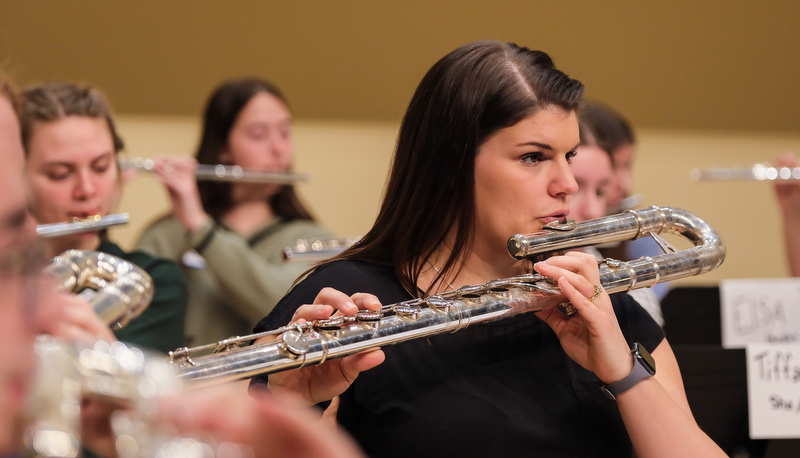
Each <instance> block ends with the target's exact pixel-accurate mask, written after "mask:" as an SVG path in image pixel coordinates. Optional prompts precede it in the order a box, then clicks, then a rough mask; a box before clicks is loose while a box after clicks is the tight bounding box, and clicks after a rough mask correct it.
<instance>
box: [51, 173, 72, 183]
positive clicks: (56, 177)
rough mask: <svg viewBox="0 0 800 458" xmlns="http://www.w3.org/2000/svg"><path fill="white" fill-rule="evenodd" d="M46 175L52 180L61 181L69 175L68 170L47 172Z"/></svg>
mask: <svg viewBox="0 0 800 458" xmlns="http://www.w3.org/2000/svg"><path fill="white" fill-rule="evenodd" d="M46 176H47V178H48V179H49V180H52V181H62V180H66V179H67V178H68V177H69V172H47V174H46Z"/></svg>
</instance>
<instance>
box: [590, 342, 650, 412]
mask: <svg viewBox="0 0 800 458" xmlns="http://www.w3.org/2000/svg"><path fill="white" fill-rule="evenodd" d="M631 354H633V369H632V370H631V372H630V374H628V375H627V376H626V377H625V378H624V379H622V380H620V381H619V382H617V383H612V384H610V385H606V384H602V385H600V389H601V390H602V391H603V394H605V395H606V397H607V398H609V399H612V400H614V399H617V396H619V395H620V394H622V393H624V392H626V391H628V390H629V389H631V388H632V387H633V386H634V385H636V384H637V383H639V382H641V381H642V380H644V379H646V378H650V377H652V376H654V375H656V362H655V360H654V359H653V357H652V356H650V353H649V352H648V351H647V350H645V348H644V347H643V346H642V345H641V344H640V343H639V342H634V344H633V348H632V349H631Z"/></svg>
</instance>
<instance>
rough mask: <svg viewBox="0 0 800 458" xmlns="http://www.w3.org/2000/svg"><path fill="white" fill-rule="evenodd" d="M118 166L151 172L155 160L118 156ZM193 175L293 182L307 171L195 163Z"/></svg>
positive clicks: (303, 177) (305, 176)
mask: <svg viewBox="0 0 800 458" xmlns="http://www.w3.org/2000/svg"><path fill="white" fill-rule="evenodd" d="M119 166H120V168H121V169H126V168H127V169H131V168H132V169H136V170H140V171H144V172H152V171H153V167H155V162H154V161H153V160H152V159H147V158H142V157H133V158H130V157H120V158H119ZM195 176H196V177H197V179H198V180H200V181H232V182H237V183H274V184H294V183H298V182H301V181H308V178H309V176H308V174H307V173H293V172H264V171H260V170H247V169H243V168H241V167H240V166H238V165H223V164H216V165H212V164H197V170H196V171H195Z"/></svg>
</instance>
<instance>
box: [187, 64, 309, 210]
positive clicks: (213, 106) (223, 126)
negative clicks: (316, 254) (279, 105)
mask: <svg viewBox="0 0 800 458" xmlns="http://www.w3.org/2000/svg"><path fill="white" fill-rule="evenodd" d="M262 92H266V93H267V94H270V95H272V96H274V97H275V98H277V99H278V100H280V101H281V102H283V104H284V105H286V107H287V108H289V102H287V100H286V97H285V96H284V95H283V93H282V92H281V90H280V89H278V87H277V86H275V85H274V84H272V83H270V82H268V81H264V80H261V79H257V78H243V79H237V80H231V81H226V82H224V83H222V84H221V85H220V86H219V87H217V88H216V89H215V90H214V92H213V93H212V94H211V97H210V98H209V100H208V103H207V104H206V109H205V114H204V116H203V134H202V137H201V139H200V146H199V147H198V148H197V154H196V155H195V157H196V158H197V162H198V163H200V164H221V163H222V160H221V159H220V156H221V155H222V152H223V151H224V150H225V148H226V147H227V145H228V136H229V135H230V132H231V129H232V128H233V125H234V123H235V122H236V118H237V117H238V116H239V113H240V112H241V111H242V110H243V109H244V107H245V106H246V105H247V103H248V102H250V99H252V98H253V97H255V96H256V95H258V94H259V93H262ZM197 187H198V189H199V191H200V200H201V201H202V202H203V208H204V209H205V211H206V212H208V214H209V215H211V217H213V218H214V219H216V220H219V219H220V218H221V217H222V215H223V214H224V213H225V212H226V211H227V210H229V209H230V208H231V206H232V205H233V201H232V197H231V190H232V185H231V183H225V182H218V181H198V183H197ZM269 205H270V207H271V208H272V211H273V212H274V213H275V214H276V215H277V216H280V217H282V218H284V219H287V220H294V219H307V220H313V219H314V218H313V217H312V216H311V212H309V211H308V210H307V209H306V208H305V206H304V205H303V203H302V202H301V201H300V198H299V197H298V196H297V194H296V193H295V190H294V187H293V186H283V187H282V188H281V190H280V191H278V192H277V193H276V194H274V195H272V196H271V197H270V198H269Z"/></svg>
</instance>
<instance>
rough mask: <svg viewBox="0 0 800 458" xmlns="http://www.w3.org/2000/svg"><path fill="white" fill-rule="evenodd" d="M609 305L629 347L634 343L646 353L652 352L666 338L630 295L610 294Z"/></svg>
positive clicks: (659, 327)
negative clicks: (644, 349) (640, 345)
mask: <svg viewBox="0 0 800 458" xmlns="http://www.w3.org/2000/svg"><path fill="white" fill-rule="evenodd" d="M611 303H612V305H613V306H614V312H615V313H616V315H617V321H618V322H619V327H620V329H622V334H623V335H624V336H625V340H627V341H628V344H629V345H631V346H632V345H633V343H634V342H639V343H641V344H642V345H644V348H646V349H647V350H648V351H653V350H655V349H656V347H658V345H659V344H660V343H661V341H663V340H664V338H665V337H666V335H665V334H664V330H663V329H662V328H661V326H659V325H658V323H656V322H655V320H653V317H651V316H650V314H649V313H647V311H646V310H645V309H643V308H642V306H641V305H639V303H638V302H636V300H635V299H634V298H632V297H631V296H630V295H628V294H625V293H619V294H612V295H611Z"/></svg>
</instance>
